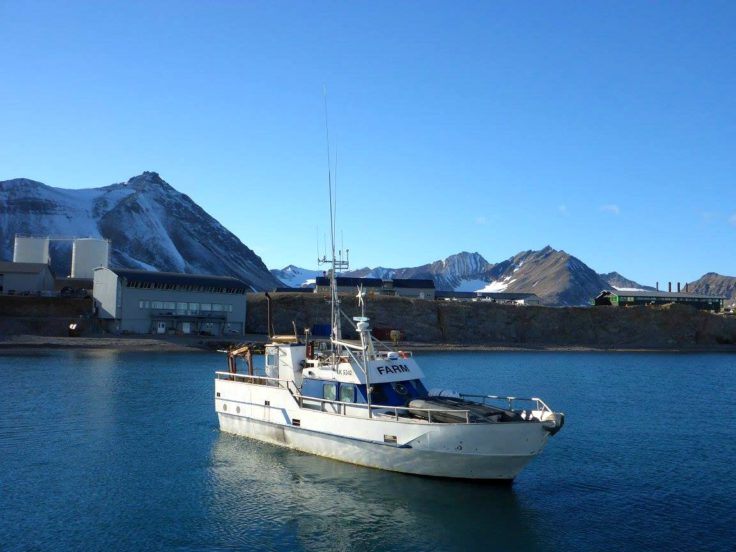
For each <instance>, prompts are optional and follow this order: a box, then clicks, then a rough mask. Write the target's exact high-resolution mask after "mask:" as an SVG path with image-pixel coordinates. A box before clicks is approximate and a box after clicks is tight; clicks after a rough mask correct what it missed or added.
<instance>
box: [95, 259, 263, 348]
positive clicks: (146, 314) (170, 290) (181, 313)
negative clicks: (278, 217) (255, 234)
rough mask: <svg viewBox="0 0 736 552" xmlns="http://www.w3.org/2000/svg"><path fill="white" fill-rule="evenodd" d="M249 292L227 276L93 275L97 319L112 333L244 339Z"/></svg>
mask: <svg viewBox="0 0 736 552" xmlns="http://www.w3.org/2000/svg"><path fill="white" fill-rule="evenodd" d="M247 291H252V287H251V286H250V285H248V284H246V283H245V282H243V281H241V280H238V279H237V278H231V277H229V276H205V275H195V274H179V273H173V272H149V271H145V270H129V269H118V268H115V269H110V268H98V269H96V270H95V271H94V285H93V295H94V299H95V306H96V308H97V315H98V318H99V319H100V321H101V322H102V323H103V327H104V328H105V329H107V330H108V331H113V332H129V333H137V334H145V333H155V334H184V335H186V334H199V335H242V334H243V333H244V331H245V312H246V305H245V293H246V292H247Z"/></svg>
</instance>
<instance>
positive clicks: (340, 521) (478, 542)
mask: <svg viewBox="0 0 736 552" xmlns="http://www.w3.org/2000/svg"><path fill="white" fill-rule="evenodd" d="M212 455H213V458H212V463H211V465H212V468H211V472H212V473H211V479H210V481H211V494H210V495H209V496H210V500H211V502H210V504H209V508H211V515H208V516H207V518H208V519H210V520H217V524H218V525H217V527H213V528H212V530H211V534H208V535H203V538H205V539H209V545H210V546H212V547H214V548H219V547H222V548H227V549H231V548H242V549H250V548H258V549H279V550H287V549H288V550H299V549H309V550H321V549H331V550H353V549H357V550H474V549H475V550H489V549H499V550H512V549H513V550H534V549H536V545H535V540H536V539H534V533H533V531H532V528H531V527H530V526H529V523H530V521H533V519H532V518H533V517H534V516H535V515H536V512H534V511H529V510H525V509H524V508H522V507H521V506H520V505H519V503H518V501H517V499H516V496H515V494H514V491H513V490H512V489H511V487H510V486H508V485H498V484H492V483H479V482H473V483H471V482H467V481H456V480H444V479H439V480H438V479H433V478H423V477H406V476H404V475H401V474H397V473H393V472H387V471H379V470H374V469H369V468H363V467H359V466H354V465H351V464H346V463H342V462H337V461H334V460H329V459H325V458H321V457H318V456H314V455H310V454H305V453H301V452H296V451H293V450H287V449H283V448H280V447H277V446H273V445H270V444H266V443H262V442H259V441H253V440H247V441H244V440H243V439H241V438H238V437H235V436H231V435H227V434H220V435H219V437H218V438H217V440H216V441H215V443H214V446H213V451H212Z"/></svg>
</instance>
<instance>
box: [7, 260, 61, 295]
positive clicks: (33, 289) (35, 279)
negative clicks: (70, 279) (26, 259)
mask: <svg viewBox="0 0 736 552" xmlns="http://www.w3.org/2000/svg"><path fill="white" fill-rule="evenodd" d="M53 289H54V275H53V273H52V272H51V268H50V267H49V265H48V264H46V263H11V262H7V261H0V293H3V294H5V295H21V294H23V295H27V294H30V293H33V294H40V293H41V292H44V291H53Z"/></svg>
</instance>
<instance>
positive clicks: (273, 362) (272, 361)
mask: <svg viewBox="0 0 736 552" xmlns="http://www.w3.org/2000/svg"><path fill="white" fill-rule="evenodd" d="M278 365H279V354H278V353H277V352H276V351H272V352H269V353H268V354H267V355H266V366H278Z"/></svg>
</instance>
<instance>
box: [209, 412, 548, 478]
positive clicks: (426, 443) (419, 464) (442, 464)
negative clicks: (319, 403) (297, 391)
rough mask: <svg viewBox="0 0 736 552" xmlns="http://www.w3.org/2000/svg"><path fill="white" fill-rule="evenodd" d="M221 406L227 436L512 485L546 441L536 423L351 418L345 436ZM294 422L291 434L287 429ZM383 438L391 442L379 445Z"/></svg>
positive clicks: (322, 424) (304, 416)
mask: <svg viewBox="0 0 736 552" xmlns="http://www.w3.org/2000/svg"><path fill="white" fill-rule="evenodd" d="M220 402H221V405H220V408H218V418H219V423H220V429H221V430H222V431H224V432H226V433H231V434H234V435H239V436H243V437H249V438H253V439H257V440H260V441H264V442H267V443H272V444H275V445H279V446H283V447H287V448H290V449H295V450H299V451H303V452H307V453H310V454H315V455H318V456H322V457H326V458H331V459H334V460H339V461H342V462H349V463H351V464H357V465H360V466H366V467H371V468H378V469H383V470H389V471H395V472H401V473H407V474H415V475H423V476H432V477H446V478H458V479H481V480H505V481H511V480H513V479H514V478H515V477H516V476H517V475H518V474H519V472H520V471H521V470H522V469H523V468H524V467H525V466H526V465H527V464H528V463H529V462H530V461H531V460H532V459H534V457H535V456H537V454H539V452H541V450H542V448H543V447H544V445H545V443H546V441H547V438H548V436H549V433H548V432H547V431H546V430H545V429H544V428H543V426H542V424H539V423H508V424H426V423H424V424H422V423H416V424H413V423H402V422H397V421H393V419H392V420H386V421H384V420H379V419H376V418H372V419H364V420H360V419H355V418H350V419H349V422H351V423H352V424H353V425H354V431H352V432H351V434H350V435H347V434H345V433H344V432H343V433H340V428H341V426H342V427H344V425H345V423H346V421H348V420H346V418H345V417H344V416H341V415H338V414H329V413H325V412H315V411H309V410H307V409H301V410H300V409H296V410H294V409H289V410H286V409H283V408H278V407H270V408H269V407H267V408H265V409H264V408H250V409H247V408H243V411H245V410H249V411H250V412H251V416H247V415H243V414H235V413H230V412H227V411H224V410H223V409H222V405H224V404H225V401H220ZM241 404H242V403H241ZM243 406H244V407H245V405H243ZM253 406H255V405H253ZM253 414H255V416H253ZM296 417H298V419H299V424H300V425H299V426H298V427H295V426H294V425H293V424H292V423H291V421H293V419H294V418H296ZM366 426H367V428H366ZM388 435H390V436H391V437H396V442H395V443H394V442H385V441H384V439H385V436H388Z"/></svg>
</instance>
